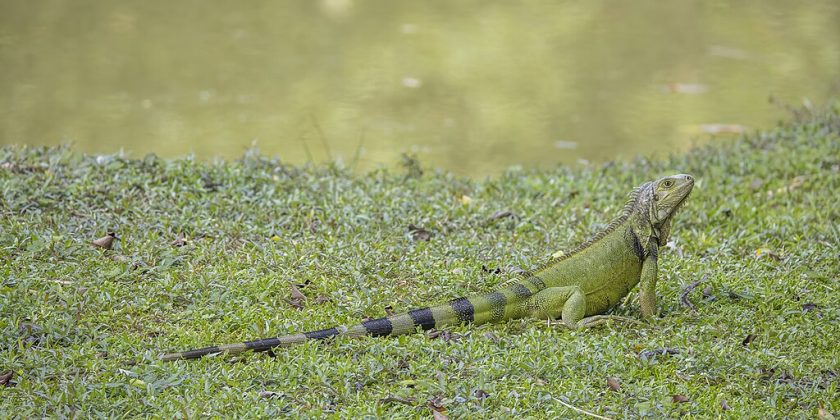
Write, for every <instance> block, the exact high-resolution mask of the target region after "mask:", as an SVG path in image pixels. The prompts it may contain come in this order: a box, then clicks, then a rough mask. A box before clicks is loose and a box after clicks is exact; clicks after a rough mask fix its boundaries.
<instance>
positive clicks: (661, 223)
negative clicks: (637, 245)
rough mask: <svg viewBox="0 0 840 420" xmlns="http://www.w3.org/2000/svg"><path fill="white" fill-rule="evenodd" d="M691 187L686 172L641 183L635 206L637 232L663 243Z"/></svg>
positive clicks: (689, 178) (691, 180)
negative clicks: (672, 219) (647, 233)
mask: <svg viewBox="0 0 840 420" xmlns="http://www.w3.org/2000/svg"><path fill="white" fill-rule="evenodd" d="M692 188H694V177H692V176H691V175H686V174H679V175H672V176H666V177H665V178H661V179H658V180H656V181H652V182H648V183H647V184H645V185H642V186H641V188H640V190H641V191H640V193H641V194H640V196H638V200H637V201H636V205H635V206H634V207H635V210H636V214H638V215H639V218H637V219H636V220H637V221H638V222H637V227H638V229H639V230H638V232H637V233H641V232H644V231H646V232H649V234H650V235H652V236H653V237H655V238H656V242H657V243H658V244H659V245H660V246H662V245H665V243H667V242H668V236H670V234H671V218H672V217H673V216H674V214H676V212H677V210H679V209H680V208H681V207H682V206H683V204H685V200H686V199H687V198H688V195H689V194H691V189H692ZM642 220H644V221H642Z"/></svg>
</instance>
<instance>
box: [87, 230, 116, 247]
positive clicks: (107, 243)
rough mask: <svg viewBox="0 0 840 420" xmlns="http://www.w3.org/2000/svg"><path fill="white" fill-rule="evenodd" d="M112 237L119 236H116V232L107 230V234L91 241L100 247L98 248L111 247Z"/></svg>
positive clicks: (112, 243) (112, 244)
mask: <svg viewBox="0 0 840 420" xmlns="http://www.w3.org/2000/svg"><path fill="white" fill-rule="evenodd" d="M114 239H120V238H119V237H118V236H117V234H116V233H114V232H108V234H107V235H105V236H103V237H101V238H99V239H96V240H94V241H93V242H91V243H92V244H94V245H95V246H98V247H100V248H105V249H111V247H112V246H114Z"/></svg>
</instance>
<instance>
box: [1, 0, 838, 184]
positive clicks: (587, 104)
mask: <svg viewBox="0 0 840 420" xmlns="http://www.w3.org/2000/svg"><path fill="white" fill-rule="evenodd" d="M0 9H2V13H0V66H2V68H3V71H2V73H0V89H2V92H3V94H2V95H0V136H1V137H0V143H28V144H57V143H60V142H64V141H68V140H72V141H73V142H74V143H75V144H76V145H77V147H78V148H79V149H82V150H84V151H89V152H103V153H108V152H114V151H117V150H119V149H125V150H126V151H128V152H129V153H130V154H131V155H134V156H142V155H143V154H145V153H147V152H155V153H157V154H159V155H163V156H180V155H184V154H187V153H195V154H196V155H198V156H199V157H213V156H222V157H226V158H234V157H237V156H240V155H241V154H242V152H243V150H244V149H245V148H247V147H248V146H249V145H251V144H252V142H254V141H256V142H257V144H258V146H259V147H260V149H261V150H262V151H263V152H264V153H267V154H271V155H279V156H280V157H281V158H282V159H283V160H286V161H289V162H293V163H302V162H305V161H307V160H314V161H323V160H327V159H330V158H332V159H336V158H341V159H343V161H344V162H345V163H348V161H350V160H353V157H354V156H355V155H356V154H359V155H360V158H359V161H358V163H357V166H358V167H359V169H361V170H365V169H371V168H375V167H377V166H382V165H385V166H391V165H393V164H395V163H396V162H398V156H399V154H400V153H403V152H415V153H416V154H417V155H418V157H419V159H420V160H421V162H424V163H425V164H428V165H430V166H433V167H442V168H446V169H450V170H453V171H455V172H458V173H462V174H468V175H474V176H481V175H485V174H493V173H498V172H499V171H501V170H502V169H504V168H505V167H507V166H509V165H513V164H520V165H523V166H542V167H545V166H549V165H554V164H556V163H557V162H563V163H573V162H576V161H578V160H579V159H585V160H591V161H598V160H603V159H609V158H615V157H619V158H621V157H630V156H633V155H635V154H639V153H643V154H649V153H660V154H661V153H668V152H671V151H677V150H682V149H685V148H687V147H688V146H689V145H691V144H693V143H695V142H696V141H698V139H699V140H703V139H708V138H709V137H710V136H711V135H715V136H720V135H731V133H737V132H740V131H743V130H747V129H749V128H752V127H767V126H771V125H772V124H773V122H774V121H775V120H776V119H778V118H780V117H781V116H782V115H783V114H784V113H783V111H781V110H779V109H778V108H777V107H775V106H774V105H772V104H770V103H768V101H767V98H768V96H770V95H775V96H776V97H778V98H780V99H781V100H784V101H789V102H794V103H799V102H801V101H802V99H803V98H804V97H807V98H809V99H810V100H812V101H815V102H818V101H821V100H823V99H825V98H826V96H827V95H828V93H827V91H828V90H830V89H831V88H832V86H836V85H833V84H834V83H836V82H837V80H838V78H837V76H838V74H837V69H838V68H840V25H837V24H836V22H838V21H840V5H838V3H837V2H836V1H833V0H831V1H830V0H823V1H812V2H778V1H768V2H762V3H758V4H755V3H744V2H701V1H694V2H688V1H687V2H666V3H663V2H653V1H650V2H607V1H604V2H598V1H594V2H548V1H546V2H530V3H528V4H524V5H523V4H520V3H513V2H484V1H481V2H478V1H475V2H473V1H464V2H392V1H353V0H323V1H319V2H313V1H308V0H306V1H285V2H259V3H248V4H241V3H235V2H222V1H201V2H198V1H192V2H190V1H185V2H159V1H151V2H142V3H122V2H107V1H104V0H86V1H74V2H61V1H52V2H36V3H31V2H24V1H17V0H15V1H4V2H3V4H2V6H0ZM360 151H361V153H358V152H360Z"/></svg>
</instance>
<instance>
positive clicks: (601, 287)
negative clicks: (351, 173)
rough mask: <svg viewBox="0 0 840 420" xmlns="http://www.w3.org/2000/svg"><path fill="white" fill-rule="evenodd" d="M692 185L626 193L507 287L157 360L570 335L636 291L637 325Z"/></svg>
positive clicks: (683, 179) (686, 181)
mask: <svg viewBox="0 0 840 420" xmlns="http://www.w3.org/2000/svg"><path fill="white" fill-rule="evenodd" d="M693 187H694V179H693V178H692V177H691V176H690V175H684V174H681V175H674V176H669V177H665V178H662V179H659V180H657V181H652V182H648V183H645V184H643V185H641V186H640V187H638V188H636V189H634V190H633V192H632V193H630V199H629V200H628V202H627V205H626V206H625V207H624V210H623V211H622V213H621V215H620V216H619V217H618V218H617V219H615V220H614V221H613V222H612V223H610V225H609V226H608V227H607V228H606V229H605V230H604V231H602V232H600V233H598V234H597V235H595V237H593V238H592V239H591V240H589V241H587V242H585V243H583V244H582V245H580V246H579V247H578V248H576V249H575V250H573V251H571V252H569V253H567V254H565V255H564V256H562V257H560V258H556V259H554V260H552V261H549V262H548V263H546V264H544V265H543V266H541V267H540V268H538V269H536V270H534V271H532V272H530V273H528V274H525V275H523V276H522V279H521V280H520V281H519V282H518V283H516V284H514V285H512V286H509V287H506V288H503V289H500V290H497V291H495V292H491V293H485V294H482V295H479V296H473V297H470V298H458V299H454V300H451V301H449V302H447V303H444V304H441V305H437V306H433V307H426V308H421V309H415V310H413V311H409V312H406V313H402V314H398V315H393V316H389V317H385V318H379V319H374V320H370V321H365V322H362V323H361V324H356V325H352V326H349V327H344V326H340V327H333V328H328V329H324V330H318V331H311V332H307V333H300V334H292V335H284V336H280V337H276V338H266V339H262V340H255V341H247V342H244V343H235V344H227V345H221V346H212V347H206V348H202V349H197V350H190V351H186V352H180V353H171V354H167V355H165V356H163V360H179V359H195V358H199V357H201V356H204V355H208V354H211V353H219V352H229V353H240V352H244V351H246V350H253V351H265V350H270V349H272V348H274V347H284V346H290V345H293V344H298V343H302V342H305V341H307V340H321V339H325V338H329V337H334V336H342V337H359V336H374V337H379V336H393V335H399V334H406V333H411V332H415V331H416V330H417V328H418V327H419V328H422V329H423V330H429V329H432V328H441V327H444V326H449V325H458V324H462V323H474V324H484V323H488V322H500V321H506V320H510V319H518V318H524V317H533V318H538V319H550V320H554V319H558V318H560V319H562V321H563V323H564V324H565V325H566V326H567V327H569V328H571V329H575V328H579V327H584V326H591V325H595V324H598V323H599V322H600V321H602V320H604V319H605V318H606V317H605V316H600V315H599V314H603V313H604V312H606V311H607V310H608V309H609V308H611V307H613V306H614V305H616V304H617V303H618V302H619V301H620V300H621V299H622V298H623V297H624V296H626V295H627V294H628V293H629V292H630V290H631V289H632V288H633V287H635V286H636V284H637V283H640V286H639V301H640V305H641V313H642V316H643V317H649V316H652V315H653V314H654V313H655V312H656V279H657V258H658V253H659V247H660V246H662V245H664V244H665V243H666V242H667V240H668V236H669V234H670V231H671V220H672V218H673V216H674V214H675V213H676V212H677V210H679V209H680V207H682V205H683V204H684V203H685V200H686V199H687V198H688V195H689V194H690V193H691V189H692V188H693Z"/></svg>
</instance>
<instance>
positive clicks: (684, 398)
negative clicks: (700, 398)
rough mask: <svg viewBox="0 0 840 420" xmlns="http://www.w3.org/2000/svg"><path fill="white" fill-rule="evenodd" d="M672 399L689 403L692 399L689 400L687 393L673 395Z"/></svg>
mask: <svg viewBox="0 0 840 420" xmlns="http://www.w3.org/2000/svg"><path fill="white" fill-rule="evenodd" d="M671 401H673V402H675V403H680V404H682V403H687V402H689V401H691V400H689V399H688V397H686V396H685V395H680V394H675V395H674V396H673V397H671Z"/></svg>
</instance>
